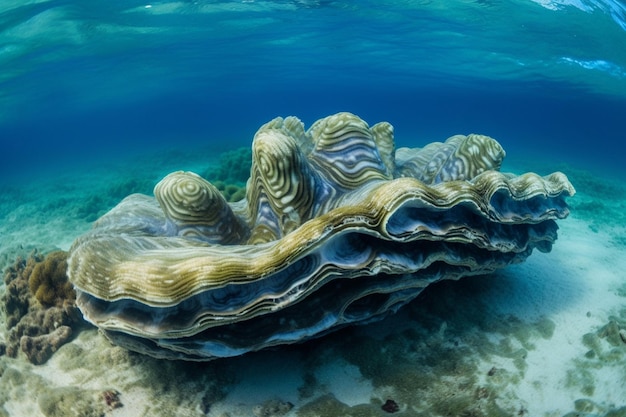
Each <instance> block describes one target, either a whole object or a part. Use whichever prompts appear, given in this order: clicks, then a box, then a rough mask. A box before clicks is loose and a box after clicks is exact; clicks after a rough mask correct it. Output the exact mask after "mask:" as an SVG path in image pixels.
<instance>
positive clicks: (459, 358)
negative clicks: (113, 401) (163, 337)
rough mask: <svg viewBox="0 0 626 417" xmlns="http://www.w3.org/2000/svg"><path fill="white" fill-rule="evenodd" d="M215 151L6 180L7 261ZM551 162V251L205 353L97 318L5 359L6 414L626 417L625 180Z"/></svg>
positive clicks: (2, 228) (51, 244) (0, 231)
mask: <svg viewBox="0 0 626 417" xmlns="http://www.w3.org/2000/svg"><path fill="white" fill-rule="evenodd" d="M203 152H204V151H202V152H193V153H190V154H184V153H181V152H175V153H172V152H165V151H163V152H161V153H157V154H155V155H151V156H148V157H145V158H135V159H133V164H129V163H128V161H119V163H108V164H95V165H90V166H89V169H87V167H82V168H81V167H79V168H72V170H69V169H68V170H66V171H59V170H57V171H55V172H54V173H53V174H50V175H42V176H41V177H39V178H35V177H33V178H35V179H33V180H31V179H29V180H28V181H25V182H24V183H23V184H19V183H15V182H13V183H11V184H10V185H9V184H4V185H0V188H2V189H1V190H0V191H2V192H1V193H0V267H1V268H2V269H4V268H5V267H6V266H7V265H9V264H11V263H12V262H13V260H14V259H15V258H16V257H17V256H18V255H22V256H26V255H28V254H29V252H31V251H32V250H34V249H38V250H39V251H41V252H44V253H45V252H48V251H51V250H54V249H63V250H67V249H69V247H70V245H71V243H72V241H73V240H74V239H75V238H76V237H77V236H79V235H80V234H81V233H84V232H85V231H86V230H88V228H89V227H90V225H91V223H92V222H93V221H94V220H95V219H96V218H97V217H98V216H100V215H102V214H103V213H104V212H106V210H108V209H110V208H111V207H112V206H113V205H115V204H116V203H117V202H118V201H119V200H121V199H122V198H123V197H124V196H125V195H127V194H129V193H131V192H143V193H150V192H151V190H152V187H153V186H154V184H155V183H156V182H157V181H158V180H159V179H160V178H161V177H162V176H163V175H165V174H166V173H168V172H170V171H173V170H178V169H184V170H194V171H202V170H203V169H204V168H206V165H207V164H208V163H215V161H216V160H217V159H216V157H203V155H204V156H206V155H208V153H203ZM129 167H131V168H129ZM505 167H506V166H505ZM553 168H554V169H560V170H562V171H564V172H565V173H566V174H568V176H569V177H570V180H571V181H572V183H573V184H574V186H575V187H576V188H577V191H578V194H577V195H576V196H575V197H574V198H572V199H570V204H571V207H572V214H571V216H570V217H569V218H568V219H566V220H564V221H561V222H559V226H560V230H559V239H558V241H557V242H556V244H555V246H554V248H553V250H552V252H550V253H548V254H543V253H538V252H535V253H533V255H531V257H530V258H529V259H528V260H527V262H525V263H523V264H519V265H513V266H510V267H508V268H506V269H504V270H502V271H500V272H498V273H496V274H493V275H490V276H482V277H470V278H467V279H462V280H460V281H456V282H442V283H439V284H436V285H433V286H431V287H429V288H428V289H426V290H425V291H424V292H423V293H422V294H421V295H420V296H419V297H418V298H417V299H416V300H415V301H414V302H412V303H411V304H410V305H408V306H406V307H405V308H403V309H401V310H400V311H399V312H398V313H397V314H395V315H393V316H390V317H388V318H387V319H385V320H383V321H381V322H378V323H375V324H371V325H367V326H357V327H352V328H348V329H344V330H341V331H339V332H337V333H334V334H331V335H329V336H326V337H323V338H320V339H317V340H313V341H310V342H307V343H304V344H301V345H296V346H288V347H285V348H281V349H275V350H270V351H263V352H258V353H253V354H248V355H245V356H243V357H239V358H233V359H227V360H218V361H213V362H209V363H187V362H169V361H160V360H156V359H152V358H150V357H146V356H142V355H139V354H135V353H131V352H128V351H126V350H124V349H122V348H119V347H116V346H113V345H111V344H110V343H109V342H107V340H106V339H105V338H104V337H103V336H102V335H100V334H99V333H98V331H97V330H96V329H95V328H93V327H89V326H85V329H84V330H82V331H81V332H79V333H78V334H77V335H76V336H75V337H74V339H73V340H72V341H71V342H70V343H68V344H66V345H64V346H62V347H61V348H60V349H59V351H58V352H56V353H55V354H54V356H53V357H52V358H51V359H50V360H49V361H48V362H47V363H45V364H44V365H40V366H36V365H32V364H30V363H28V362H27V361H26V360H25V358H24V357H22V356H18V357H17V358H9V357H7V356H2V357H0V416H2V415H8V416H29V417H37V416H48V417H49V416H85V417H88V416H103V415H106V416H119V417H122V416H168V417H174V416H214V417H218V416H220V417H238V416H257V417H260V416H264V417H270V416H281V415H285V416H302V417H309V416H311V417H312V416H355V417H356V416H385V415H389V414H391V413H388V412H386V411H384V410H383V409H382V408H381V406H382V405H383V404H384V403H385V402H387V400H392V401H393V402H395V403H396V404H397V406H398V411H396V412H395V413H393V415H397V416H565V415H568V416H626V273H625V272H624V271H626V256H625V255H626V228H625V227H624V225H625V224H626V221H625V220H626V219H625V217H626V214H624V213H626V189H625V188H623V187H622V186H621V185H619V183H618V181H617V180H615V181H612V180H610V179H607V178H601V177H597V176H593V175H592V174H590V173H588V172H586V171H584V170H581V169H579V168H577V167H553ZM509 169H510V168H509ZM552 170H553V169H546V170H542V171H543V172H540V173H541V174H546V173H548V172H550V171H552ZM2 291H4V287H0V292H2ZM4 328H5V326H4V318H3V317H0V329H1V330H0V340H2V338H3V337H5V334H4V331H5V329H4ZM105 392H109V393H110V392H114V393H116V395H117V396H118V398H119V404H118V405H121V406H119V407H113V406H111V405H107V404H106V401H105V398H104V393H105Z"/></svg>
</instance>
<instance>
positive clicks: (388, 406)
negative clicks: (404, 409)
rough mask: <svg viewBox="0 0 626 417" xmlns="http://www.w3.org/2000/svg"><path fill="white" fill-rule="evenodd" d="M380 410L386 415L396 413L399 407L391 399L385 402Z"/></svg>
mask: <svg viewBox="0 0 626 417" xmlns="http://www.w3.org/2000/svg"><path fill="white" fill-rule="evenodd" d="M380 408H382V409H383V411H386V412H388V413H395V412H397V411H400V406H399V405H398V403H397V402H395V401H394V400H391V399H388V400H387V401H385V403H384V404H383V405H382V407H380Z"/></svg>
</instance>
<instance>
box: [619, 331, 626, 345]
mask: <svg viewBox="0 0 626 417" xmlns="http://www.w3.org/2000/svg"><path fill="white" fill-rule="evenodd" d="M619 337H620V339H622V342H624V343H626V329H620V330H619Z"/></svg>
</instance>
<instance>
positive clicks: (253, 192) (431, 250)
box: [68, 113, 574, 360]
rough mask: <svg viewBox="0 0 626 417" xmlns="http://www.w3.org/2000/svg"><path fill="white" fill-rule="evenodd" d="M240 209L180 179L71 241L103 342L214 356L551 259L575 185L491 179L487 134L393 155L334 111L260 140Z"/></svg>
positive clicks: (200, 184) (561, 178)
mask: <svg viewBox="0 0 626 417" xmlns="http://www.w3.org/2000/svg"><path fill="white" fill-rule="evenodd" d="M252 149H253V163H252V169H251V177H250V180H249V181H248V186H247V194H246V199H245V201H244V202H243V203H240V204H239V203H238V204H229V203H227V202H226V201H225V200H224V199H223V198H221V196H219V193H217V190H216V189H215V187H213V186H212V185H211V184H209V183H208V182H206V181H204V180H203V179H201V178H200V177H198V176H196V175H195V174H191V173H182V172H176V173H173V174H170V175H168V176H167V177H166V178H164V179H163V180H162V181H161V182H160V183H159V184H158V185H157V186H156V188H155V197H156V198H150V197H148V196H143V195H138V194H135V195H131V196H129V197H127V198H126V199H124V200H123V201H122V202H121V203H120V204H119V205H118V206H116V207H115V208H114V209H112V210H111V211H110V212H109V213H107V214H106V215H105V216H103V217H102V218H101V219H99V220H98V221H97V222H96V223H95V225H94V228H93V229H92V230H91V231H90V232H88V233H87V234H85V235H83V236H81V237H79V238H78V239H77V240H76V241H75V242H74V244H73V246H72V249H71V251H70V253H71V255H70V258H69V261H68V264H69V266H68V274H69V276H70V279H71V281H72V282H73V283H74V285H75V287H76V289H77V304H78V306H79V308H80V309H81V311H82V312H83V315H84V317H85V318H86V319H87V320H89V321H90V322H92V323H94V324H95V325H96V326H98V327H99V328H101V329H102V330H103V331H104V333H105V334H106V335H107V336H108V337H109V338H110V339H111V340H112V341H113V342H114V343H118V344H120V345H122V346H125V347H127V348H129V349H132V350H136V351H139V352H142V353H146V354H150V355H152V356H155V357H160V358H168V359H187V360H210V359H214V358H218V357H228V356H236V355H240V354H243V353H246V352H250V351H255V350H259V349H263V348H266V347H269V346H276V345H282V344H288V343H295V342H301V341H304V340H307V339H310V338H313V337H317V336H320V335H322V334H325V333H327V332H329V331H333V330H336V329H338V328H341V327H343V326H345V325H348V324H352V323H367V322H370V321H372V320H377V319H380V318H381V317H384V316H385V315H386V314H389V313H390V312H393V311H396V310H397V309H398V308H400V307H401V306H402V305H404V304H406V303H407V302H409V301H410V300H412V299H414V298H415V297H416V296H417V295H418V294H419V293H420V291H421V290H422V289H423V288H425V287H426V286H427V285H429V284H430V283H433V282H436V281H439V280H442V279H458V278H460V277H463V276H468V275H479V274H486V273H490V272H492V271H494V270H496V269H498V268H502V267H505V266H506V265H508V264H510V263H516V262H521V261H523V260H524V259H526V257H528V256H529V255H530V254H531V252H532V251H533V249H538V250H540V251H544V252H548V251H549V250H550V249H551V247H552V244H553V243H554V241H555V239H556V236H557V234H556V232H557V225H556V222H555V220H558V219H563V218H565V217H566V216H567V215H568V208H567V204H566V202H565V199H566V198H567V197H568V196H571V195H573V194H574V189H573V187H572V186H571V184H570V183H569V182H568V180H567V178H566V177H565V175H563V174H562V173H554V174H551V175H548V176H545V177H541V176H538V175H536V174H533V173H527V174H523V175H520V176H514V175H511V174H504V173H501V172H499V171H498V169H499V167H500V165H501V162H502V159H503V158H504V155H505V153H504V150H503V149H502V147H501V146H500V145H499V144H498V143H497V142H496V141H495V140H493V139H491V138H489V137H487V136H482V135H469V136H461V135H457V136H454V137H452V138H450V139H449V140H447V141H446V142H445V143H435V144H430V145H428V146H426V147H424V148H422V149H415V150H410V149H402V148H401V149H398V151H397V152H395V154H394V149H395V146H394V143H393V128H392V126H391V125H389V124H388V123H379V124H376V125H374V126H373V127H371V128H370V127H368V125H367V124H366V123H365V122H364V121H363V120H361V119H359V118H358V117H357V116H354V115H352V114H350V113H339V114H336V115H333V116H330V117H327V118H325V119H322V120H320V121H318V122H316V123H314V124H313V126H312V127H311V128H310V129H309V130H308V131H305V130H304V125H303V124H302V123H301V122H300V121H299V120H298V119H297V118H294V117H288V118H286V119H281V118H277V119H274V120H273V121H271V122H269V123H268V124H266V125H264V126H262V127H261V129H259V131H258V132H257V134H256V135H255V138H254V141H253V145H252Z"/></svg>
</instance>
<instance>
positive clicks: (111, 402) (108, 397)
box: [102, 389, 124, 410]
mask: <svg viewBox="0 0 626 417" xmlns="http://www.w3.org/2000/svg"><path fill="white" fill-rule="evenodd" d="M120 395H121V394H120V392H119V391H116V390H114V389H109V390H106V391H104V392H102V399H103V400H104V402H105V403H106V405H107V407H109V410H114V409H116V408H120V407H123V406H124V404H122V401H120Z"/></svg>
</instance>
